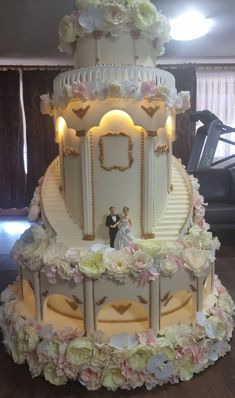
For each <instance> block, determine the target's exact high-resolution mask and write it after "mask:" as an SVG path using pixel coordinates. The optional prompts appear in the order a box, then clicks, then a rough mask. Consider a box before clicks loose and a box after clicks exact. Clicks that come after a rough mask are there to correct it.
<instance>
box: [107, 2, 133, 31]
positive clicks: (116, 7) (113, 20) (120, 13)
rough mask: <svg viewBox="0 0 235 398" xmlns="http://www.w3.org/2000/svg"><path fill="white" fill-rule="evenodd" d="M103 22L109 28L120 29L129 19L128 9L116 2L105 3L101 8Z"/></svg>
mask: <svg viewBox="0 0 235 398" xmlns="http://www.w3.org/2000/svg"><path fill="white" fill-rule="evenodd" d="M102 13H103V20H104V23H105V25H107V27H108V28H109V27H110V28H111V29H112V28H114V29H116V28H118V29H120V30H121V29H122V27H123V25H125V24H126V23H127V22H128V20H129V17H130V10H129V8H127V7H125V6H124V5H123V4H120V3H119V2H117V1H112V0H110V1H107V2H105V3H104V5H103V6H102Z"/></svg>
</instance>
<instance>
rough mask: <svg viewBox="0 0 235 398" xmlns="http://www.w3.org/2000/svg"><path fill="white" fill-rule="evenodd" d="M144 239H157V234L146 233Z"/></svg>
mask: <svg viewBox="0 0 235 398" xmlns="http://www.w3.org/2000/svg"><path fill="white" fill-rule="evenodd" d="M143 236H144V239H154V238H155V234H154V233H152V232H149V233H144V235H143Z"/></svg>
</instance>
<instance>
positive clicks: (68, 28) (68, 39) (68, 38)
mask: <svg viewBox="0 0 235 398" xmlns="http://www.w3.org/2000/svg"><path fill="white" fill-rule="evenodd" d="M59 38H60V39H61V40H62V41H64V42H65V43H73V42H74V41H75V40H76V27H75V24H74V23H73V21H72V20H71V17H70V15H65V16H64V17H63V18H62V19H61V21H60V23H59Z"/></svg>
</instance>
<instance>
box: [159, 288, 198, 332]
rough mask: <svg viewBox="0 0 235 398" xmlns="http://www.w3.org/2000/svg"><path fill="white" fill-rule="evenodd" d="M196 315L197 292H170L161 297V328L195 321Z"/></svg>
mask: <svg viewBox="0 0 235 398" xmlns="http://www.w3.org/2000/svg"><path fill="white" fill-rule="evenodd" d="M194 315H195V293H194V292H192V291H187V290H180V291H177V292H174V293H172V292H169V293H167V294H166V295H165V296H164V297H162V299H161V321H160V325H161V329H162V328H165V327H168V326H172V325H175V324H176V323H178V320H179V319H180V322H181V323H189V322H193V321H194V320H195V319H194Z"/></svg>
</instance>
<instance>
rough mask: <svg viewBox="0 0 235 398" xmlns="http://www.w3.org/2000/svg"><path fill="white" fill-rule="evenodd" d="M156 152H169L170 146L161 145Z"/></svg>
mask: <svg viewBox="0 0 235 398" xmlns="http://www.w3.org/2000/svg"><path fill="white" fill-rule="evenodd" d="M155 152H159V153H164V152H169V145H168V144H159V145H157V147H156V148H155Z"/></svg>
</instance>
